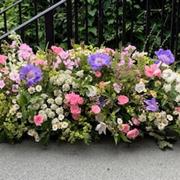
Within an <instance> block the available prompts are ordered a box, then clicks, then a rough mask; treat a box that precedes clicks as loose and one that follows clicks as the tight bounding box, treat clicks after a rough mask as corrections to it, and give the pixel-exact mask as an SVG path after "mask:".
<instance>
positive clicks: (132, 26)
mask: <svg viewBox="0 0 180 180" xmlns="http://www.w3.org/2000/svg"><path fill="white" fill-rule="evenodd" d="M134 5H135V2H134V0H132V10H131V35H130V42H131V43H133V42H132V41H133V33H134V13H135V11H134Z"/></svg>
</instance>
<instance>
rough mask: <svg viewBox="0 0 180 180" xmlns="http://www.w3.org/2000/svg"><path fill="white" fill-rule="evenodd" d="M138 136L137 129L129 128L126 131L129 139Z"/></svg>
mask: <svg viewBox="0 0 180 180" xmlns="http://www.w3.org/2000/svg"><path fill="white" fill-rule="evenodd" d="M138 136H139V130H138V129H136V128H134V129H132V130H130V131H129V132H128V133H127V137H128V138H129V139H135V138H136V137H138Z"/></svg>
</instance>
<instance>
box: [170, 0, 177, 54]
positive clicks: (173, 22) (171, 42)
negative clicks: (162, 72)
mask: <svg viewBox="0 0 180 180" xmlns="http://www.w3.org/2000/svg"><path fill="white" fill-rule="evenodd" d="M175 7H176V0H172V12H171V30H170V32H171V37H170V49H171V50H173V48H174V40H175V36H174V35H175V18H176V12H175V9H176V8H175Z"/></svg>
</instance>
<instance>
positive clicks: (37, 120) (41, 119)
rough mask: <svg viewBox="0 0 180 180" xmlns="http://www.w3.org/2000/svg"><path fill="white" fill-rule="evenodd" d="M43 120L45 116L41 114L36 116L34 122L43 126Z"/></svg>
mask: <svg viewBox="0 0 180 180" xmlns="http://www.w3.org/2000/svg"><path fill="white" fill-rule="evenodd" d="M43 122H44V117H43V116H42V115H41V114H38V115H36V116H34V123H35V125H36V126H41V124H42V123H43Z"/></svg>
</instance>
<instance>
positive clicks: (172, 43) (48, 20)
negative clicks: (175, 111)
mask: <svg viewBox="0 0 180 180" xmlns="http://www.w3.org/2000/svg"><path fill="white" fill-rule="evenodd" d="M31 1H32V0H31ZM114 1H116V2H115V7H114V12H112V13H115V14H116V16H115V22H116V23H115V24H114V30H115V38H114V40H113V41H112V42H111V45H112V47H118V46H119V44H122V45H125V44H127V43H129V42H132V43H135V44H136V42H135V41H134V32H135V28H136V26H137V25H138V24H137V22H136V21H137V18H136V17H134V13H135V12H136V9H135V6H136V3H137V1H135V0H131V7H130V9H129V7H127V4H128V2H127V1H126V0H114ZM33 2H34V6H35V14H34V15H35V16H34V17H33V18H31V19H30V20H28V21H26V22H24V23H22V10H21V3H22V0H20V1H17V2H16V3H14V4H13V5H12V6H11V7H13V6H15V5H19V19H20V21H19V22H20V25H19V26H18V27H16V28H14V29H13V31H20V33H21V36H22V37H24V33H25V28H26V26H28V25H30V24H32V23H34V22H35V40H36V44H37V45H38V44H39V22H38V21H39V19H40V18H41V17H42V16H44V18H45V21H44V22H45V39H46V43H49V46H50V45H52V44H54V43H56V38H55V32H54V29H55V27H54V21H55V19H54V14H55V13H58V11H56V9H57V8H58V7H60V6H61V7H63V8H64V9H65V11H66V15H67V16H66V21H65V23H66V28H65V29H63V31H66V33H65V35H66V36H67V38H66V42H67V46H68V48H70V47H71V41H72V40H74V42H75V43H79V42H80V41H81V40H82V37H80V35H79V32H80V30H79V29H80V28H79V22H80V21H82V14H80V8H81V7H82V6H83V8H84V9H85V11H84V15H83V17H84V20H83V23H84V32H85V33H84V38H83V39H84V41H85V43H86V44H89V42H90V30H89V29H90V26H92V24H91V25H90V23H89V18H88V13H89V4H88V0H84V1H83V3H82V1H79V0H61V1H59V0H54V3H55V4H53V5H51V6H50V7H49V8H47V9H46V10H44V11H43V12H40V13H38V11H37V1H36V0H33ZM158 2H159V4H160V6H159V7H158V8H156V7H153V4H154V3H153V0H144V1H143V2H142V4H143V5H142V8H144V10H143V12H144V22H143V24H139V26H141V27H143V28H144V34H145V35H144V37H145V39H144V41H145V44H144V49H145V50H149V49H150V47H149V46H150V45H151V44H150V43H149V42H148V38H150V34H151V33H152V26H153V24H154V23H156V22H154V21H152V17H155V18H154V19H156V17H157V18H159V19H160V21H161V25H160V27H159V32H158V35H159V36H160V43H159V46H161V45H162V46H163V45H164V44H165V43H164V41H165V40H164V39H166V40H167V42H168V43H166V47H167V48H171V50H173V51H174V53H175V55H176V56H177V55H180V53H179V51H180V42H179V36H180V0H159V1H158ZM52 3H53V2H52ZM104 5H105V0H98V6H97V14H96V15H95V17H94V18H95V19H96V23H95V24H93V26H95V27H96V29H97V37H96V39H97V41H96V43H95V44H96V45H99V46H100V45H101V44H102V43H104V42H105V40H106V39H105V36H104V33H105V31H106V29H105V26H107V25H106V24H105V20H106V18H105V7H104ZM167 5H168V6H170V7H171V8H170V9H171V10H170V11H169V12H167V11H166V7H167ZM11 7H8V8H6V9H4V10H3V11H1V12H0V15H2V14H3V15H4V32H5V33H4V34H3V35H2V36H1V37H0V40H2V39H4V38H7V36H8V35H9V34H10V32H11V31H8V29H7V18H6V11H7V10H8V9H9V8H11ZM120 9H121V12H122V13H121V14H122V15H119V10H120ZM127 11H128V12H129V11H130V13H127ZM127 16H128V18H129V16H131V22H130V25H128V24H127ZM127 26H130V28H129V29H127ZM167 32H168V35H167ZM59 33H60V32H59ZM81 36H82V35H81ZM154 38H156V37H154ZM155 40H156V39H155ZM120 42H121V43H120Z"/></svg>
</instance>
